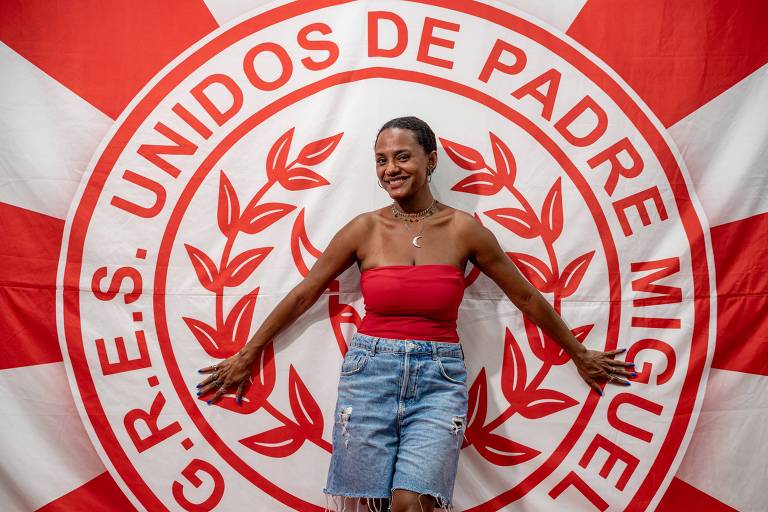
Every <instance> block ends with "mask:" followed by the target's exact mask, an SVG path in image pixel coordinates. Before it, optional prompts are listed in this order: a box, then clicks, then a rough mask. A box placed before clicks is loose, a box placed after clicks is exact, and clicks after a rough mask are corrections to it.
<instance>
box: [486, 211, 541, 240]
mask: <svg viewBox="0 0 768 512" xmlns="http://www.w3.org/2000/svg"><path fill="white" fill-rule="evenodd" d="M485 214H486V215H487V216H489V217H490V218H492V219H493V220H495V221H496V222H498V223H499V224H501V225H502V226H504V227H505V228H507V229H508V230H510V231H512V232H513V233H514V234H516V235H517V236H519V237H522V238H536V237H537V236H539V221H538V219H537V218H536V217H534V216H533V215H531V214H530V213H528V212H526V211H525V210H521V209H520V208H496V209H495V210H488V211H487V212H485Z"/></svg>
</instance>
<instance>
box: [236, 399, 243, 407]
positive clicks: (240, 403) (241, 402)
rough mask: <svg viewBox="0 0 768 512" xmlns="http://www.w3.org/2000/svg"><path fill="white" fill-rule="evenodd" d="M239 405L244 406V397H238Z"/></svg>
mask: <svg viewBox="0 0 768 512" xmlns="http://www.w3.org/2000/svg"><path fill="white" fill-rule="evenodd" d="M237 405H243V399H242V397H237Z"/></svg>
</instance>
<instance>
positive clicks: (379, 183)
mask: <svg viewBox="0 0 768 512" xmlns="http://www.w3.org/2000/svg"><path fill="white" fill-rule="evenodd" d="M376 183H377V184H378V185H379V188H384V187H382V186H381V182H380V181H379V180H376Z"/></svg>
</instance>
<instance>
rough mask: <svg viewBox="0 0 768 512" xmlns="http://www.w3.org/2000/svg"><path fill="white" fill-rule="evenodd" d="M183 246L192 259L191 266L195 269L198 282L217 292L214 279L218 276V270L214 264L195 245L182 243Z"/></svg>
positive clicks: (216, 284)
mask: <svg viewBox="0 0 768 512" xmlns="http://www.w3.org/2000/svg"><path fill="white" fill-rule="evenodd" d="M184 247H186V249H187V254H188V255H189V259H190V261H192V267H193V268H194V269H195V273H196V274H197V279H198V280H199V281H200V284H202V285H203V286H204V287H205V288H206V289H207V290H209V291H212V292H217V291H218V290H217V286H218V283H217V282H216V281H218V278H219V270H218V269H217V268H216V264H215V263H214V262H213V260H212V259H211V258H209V257H208V255H206V254H205V253H204V252H203V251H201V250H200V249H198V248H197V247H193V246H191V245H189V244H184Z"/></svg>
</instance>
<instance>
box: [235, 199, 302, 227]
mask: <svg viewBox="0 0 768 512" xmlns="http://www.w3.org/2000/svg"><path fill="white" fill-rule="evenodd" d="M295 209H296V207H295V206H293V205H292V204H287V203H262V204H255V205H253V207H251V208H249V209H247V210H246V211H245V212H243V217H242V218H241V219H240V229H241V230H243V231H244V232H245V233H248V234H251V235H255V234H256V233H258V232H259V231H263V230H264V229H266V228H268V227H269V226H271V225H272V224H274V223H275V222H277V221H278V220H280V219H282V218H283V217H285V216H286V215H287V214H288V213H290V212H291V211H293V210H295Z"/></svg>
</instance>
